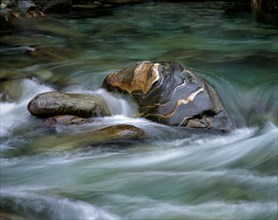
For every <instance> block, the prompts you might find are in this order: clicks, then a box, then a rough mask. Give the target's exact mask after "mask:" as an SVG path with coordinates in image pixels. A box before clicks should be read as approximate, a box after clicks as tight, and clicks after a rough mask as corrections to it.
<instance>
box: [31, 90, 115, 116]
mask: <svg viewBox="0 0 278 220" xmlns="http://www.w3.org/2000/svg"><path fill="white" fill-rule="evenodd" d="M27 109H28V111H29V112H30V113H31V114H33V115H37V116H41V117H51V116H55V115H76V116H80V117H102V116H110V115H111V113H110V111H109V108H108V106H107V104H106V102H105V100H104V99H103V98H102V97H101V96H99V95H87V94H74V93H63V92H45V93H41V94H38V95H37V96H35V97H34V98H33V99H32V100H31V101H30V102H29V103H28V107H27Z"/></svg>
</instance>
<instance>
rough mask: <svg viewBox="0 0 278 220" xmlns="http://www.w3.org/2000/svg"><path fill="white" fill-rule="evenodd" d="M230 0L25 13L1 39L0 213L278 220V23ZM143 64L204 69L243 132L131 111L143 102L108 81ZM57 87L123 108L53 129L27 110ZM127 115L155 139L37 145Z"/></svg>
mask: <svg viewBox="0 0 278 220" xmlns="http://www.w3.org/2000/svg"><path fill="white" fill-rule="evenodd" d="M222 6H223V3H222V2H218V3H215V2H209V3H197V2H193V3H157V4H153V3H146V4H139V5H132V6H124V7H117V8H113V9H107V10H106V11H105V12H103V13H104V14H103V15H101V16H94V17H78V16H66V17H65V16H64V17H60V16H58V15H55V16H54V18H42V19H41V18H37V19H35V20H28V19H23V20H22V21H19V24H18V27H17V29H16V30H15V31H14V32H13V34H11V35H6V36H1V37H0V56H1V59H0V69H1V74H5V72H6V73H7V75H8V78H10V80H9V81H7V82H9V83H10V84H7V86H6V87H7V88H6V89H3V87H4V86H3V84H4V83H3V82H2V96H1V97H2V98H1V100H2V101H1V106H0V111H1V112H0V113H1V138H0V140H1V159H0V160H1V176H0V177H1V179H0V180H1V189H0V193H1V200H0V207H1V211H0V216H1V215H9V214H7V213H13V215H15V216H14V218H15V219H28V220H29V219H47V220H48V219H55V220H56V219H57V220H58V219H70V220H75V219H80V220H87V219H104V220H108V219H183V220H184V219H192V220H195V219H204V220H207V219H226V220H235V219H238V220H247V219H258V220H262V219H267V220H274V219H277V218H278V216H277V211H278V209H277V197H278V196H277V193H278V192H277V190H278V189H277V187H278V182H277V181H278V180H277V160H278V159H277V156H278V152H277V151H278V150H277V147H278V146H277V135H278V131H277V123H278V119H277V118H278V116H277V100H278V99H277V98H278V97H277V91H278V88H277V87H278V83H277V82H278V79H277V75H278V74H277V73H278V72H277V70H278V64H277V63H278V60H277V59H278V58H277V57H278V29H277V25H276V24H275V23H271V22H263V21H262V20H258V19H257V18H255V17H254V16H252V15H250V14H238V15H227V14H226V13H225V11H224V10H223V7H222ZM141 60H150V61H154V62H159V61H174V62H178V63H184V64H186V65H187V66H189V67H191V68H192V69H193V70H195V71H196V72H198V73H199V75H200V76H202V77H203V78H205V79H206V80H207V81H209V82H210V83H211V84H212V85H213V86H214V87H215V89H216V90H217V91H218V93H219V95H220V97H221V99H222V100H223V103H224V104H225V106H226V108H227V110H228V112H229V113H230V115H231V117H232V118H233V120H234V121H235V125H236V129H235V130H234V131H232V132H231V133H228V134H198V133H197V134H190V133H188V132H187V131H186V130H184V129H178V128H175V127H168V126H165V125H161V124H156V123H153V122H150V121H147V120H145V119H140V118H134V117H133V113H134V112H136V106H135V105H134V104H132V102H131V101H130V100H126V99H125V98H124V97H121V96H117V95H114V94H109V93H107V92H106V91H105V90H103V89H101V85H102V81H103V79H104V77H105V76H106V75H108V74H109V73H112V72H114V71H118V70H121V69H123V68H125V67H127V66H129V65H132V64H134V63H136V62H138V61H141ZM3 72H4V73H3ZM7 82H5V83H7ZM4 88H5V87H4ZM52 90H58V91H65V92H82V93H88V94H90V93H98V94H101V95H102V96H103V97H105V98H106V99H107V100H109V105H110V109H111V110H112V111H113V113H114V114H113V116H111V117H105V118H98V119H96V122H95V123H92V124H89V125H80V127H77V128H76V127H74V128H72V127H65V126H62V125H60V126H58V125H57V126H56V127H52V128H47V127H46V126H43V125H42V124H41V121H40V120H39V119H37V118H36V117H34V116H31V115H30V114H29V112H28V111H27V109H26V106H27V103H28V102H29V101H30V100H31V99H32V98H33V97H34V96H35V95H36V94H38V93H41V92H44V91H52ZM3 91H4V92H3ZM120 123H126V124H133V125H136V126H138V127H140V128H142V129H143V130H144V131H145V132H146V133H147V134H148V136H149V137H150V138H149V139H148V140H146V141H141V142H135V143H130V144H128V143H126V144H122V143H120V144H115V143H114V144H112V145H105V144H100V145H97V146H93V147H90V146H85V147H80V148H79V147H77V148H74V149H68V150H59V146H58V148H57V146H53V144H51V143H49V146H48V148H47V149H41V148H42V147H41V146H40V144H38V143H40V142H37V141H36V140H38V139H40V138H42V137H44V136H47V135H50V134H52V135H55V134H61V133H68V132H73V131H75V132H76V130H79V129H80V130H82V129H84V130H88V129H93V128H96V127H98V126H102V127H103V126H108V125H112V124H120ZM43 140H45V139H43ZM54 145H55V144H54ZM44 146H45V145H44ZM38 149H39V150H38ZM3 213H6V214H3ZM10 215H12V214H10Z"/></svg>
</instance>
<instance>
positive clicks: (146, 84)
mask: <svg viewBox="0 0 278 220" xmlns="http://www.w3.org/2000/svg"><path fill="white" fill-rule="evenodd" d="M103 85H104V87H105V88H107V89H108V90H110V91H120V92H123V93H128V94H130V95H132V96H133V98H134V99H135V101H136V102H137V104H138V106H139V111H140V116H142V117H146V118H148V119H151V120H153V121H157V122H161V123H164V124H168V125H176V126H184V127H191V128H215V129H219V130H225V131H226V130H230V129H232V128H233V124H232V121H231V119H230V117H229V115H228V114H227V112H226V110H225V109H224V108H223V106H222V104H221V101H220V99H219V97H218V95H217V93H216V92H215V90H214V89H213V88H212V87H211V86H210V85H209V84H208V83H207V82H205V81H204V80H202V79H201V78H200V77H198V76H196V75H195V74H194V73H193V72H192V71H190V70H189V69H187V68H186V67H185V66H184V65H182V64H176V63H151V62H149V61H144V62H140V63H138V64H136V65H134V66H132V67H129V68H127V69H124V70H122V71H120V72H116V73H113V74H110V75H109V76H107V77H106V78H105V80H104V82H103Z"/></svg>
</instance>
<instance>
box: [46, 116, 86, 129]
mask: <svg viewBox="0 0 278 220" xmlns="http://www.w3.org/2000/svg"><path fill="white" fill-rule="evenodd" d="M89 122H90V120H89V119H88V118H82V117H78V116H75V115H56V116H53V117H50V118H47V119H46V120H45V121H44V124H45V125H48V126H50V125H56V124H62V125H82V124H85V123H89Z"/></svg>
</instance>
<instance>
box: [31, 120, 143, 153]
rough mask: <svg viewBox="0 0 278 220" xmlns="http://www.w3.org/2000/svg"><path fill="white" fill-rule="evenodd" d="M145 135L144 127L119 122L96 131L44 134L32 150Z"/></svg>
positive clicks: (64, 148)
mask: <svg viewBox="0 0 278 220" xmlns="http://www.w3.org/2000/svg"><path fill="white" fill-rule="evenodd" d="M144 137H145V133H144V131H143V130H142V129H140V128H137V127H135V126H133V125H125V124H119V125H114V126H109V127H106V128H102V129H99V130H96V131H87V132H82V133H75V134H63V135H50V136H43V137H40V138H38V139H37V140H35V141H34V143H33V144H32V148H33V149H32V150H33V151H64V150H72V149H75V148H81V147H84V146H89V145H96V144H101V143H111V142H113V143H114V142H115V143H117V142H122V141H124V142H126V141H136V140H140V139H142V138H144Z"/></svg>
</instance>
